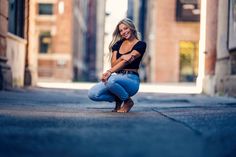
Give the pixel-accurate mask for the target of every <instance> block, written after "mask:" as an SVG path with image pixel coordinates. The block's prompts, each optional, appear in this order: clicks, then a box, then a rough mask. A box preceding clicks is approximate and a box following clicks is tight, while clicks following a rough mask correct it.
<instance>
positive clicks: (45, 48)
mask: <svg viewBox="0 0 236 157" xmlns="http://www.w3.org/2000/svg"><path fill="white" fill-rule="evenodd" d="M51 41H52V37H51V33H50V32H41V33H40V35H39V52H40V53H50V52H51Z"/></svg>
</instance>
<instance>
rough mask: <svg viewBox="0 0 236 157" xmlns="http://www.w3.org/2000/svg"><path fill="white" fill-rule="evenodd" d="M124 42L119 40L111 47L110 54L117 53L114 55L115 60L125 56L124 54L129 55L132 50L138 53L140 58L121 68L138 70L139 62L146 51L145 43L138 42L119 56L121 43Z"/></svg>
mask: <svg viewBox="0 0 236 157" xmlns="http://www.w3.org/2000/svg"><path fill="white" fill-rule="evenodd" d="M124 41H125V40H124V39H122V40H119V41H117V42H116V43H115V44H114V45H113V46H112V52H114V51H117V54H116V59H118V58H120V57H121V56H122V55H126V54H129V53H131V52H132V51H133V50H136V51H138V52H139V53H140V54H141V56H140V57H138V58H136V59H135V60H134V61H133V62H131V63H129V64H127V65H126V66H125V67H123V69H138V68H139V65H140V62H141V60H142V58H143V55H144V53H145V50H146V43H145V42H144V41H138V42H137V43H136V44H135V45H134V46H133V47H132V49H131V50H130V51H128V52H126V53H124V54H120V47H121V45H122V43H123V42H124Z"/></svg>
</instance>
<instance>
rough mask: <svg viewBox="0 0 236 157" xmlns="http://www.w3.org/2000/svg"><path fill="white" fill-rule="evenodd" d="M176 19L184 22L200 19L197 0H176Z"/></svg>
mask: <svg viewBox="0 0 236 157" xmlns="http://www.w3.org/2000/svg"><path fill="white" fill-rule="evenodd" d="M176 20H177V21H186V22H188V21H189V22H194V21H195V22H198V21H200V9H199V7H198V0H177V1H176Z"/></svg>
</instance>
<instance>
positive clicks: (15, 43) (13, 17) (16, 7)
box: [0, 0, 35, 89]
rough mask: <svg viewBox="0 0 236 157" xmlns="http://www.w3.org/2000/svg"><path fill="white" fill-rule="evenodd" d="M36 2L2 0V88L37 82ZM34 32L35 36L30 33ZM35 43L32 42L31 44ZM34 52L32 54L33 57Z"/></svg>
mask: <svg viewBox="0 0 236 157" xmlns="http://www.w3.org/2000/svg"><path fill="white" fill-rule="evenodd" d="M32 4H33V1H29V0H18V1H7V0H1V1H0V19H1V20H0V21H1V24H0V41H1V42H0V88H1V89H6V88H11V87H12V86H13V87H23V86H24V84H26V83H28V84H33V81H34V80H35V79H34V78H35V75H34V74H35V73H34V71H35V66H32V64H35V61H34V60H32V59H29V56H30V55H29V52H32V53H33V52H34V51H33V50H34V48H35V46H34V42H33V40H31V39H32V37H31V36H33V37H34V34H33V33H32V29H33V28H34V27H33V25H32V22H33V16H34V10H33V9H34V7H33V5H32ZM30 33H32V34H30ZM30 40H31V41H32V42H29V41H30ZM32 53H31V54H32Z"/></svg>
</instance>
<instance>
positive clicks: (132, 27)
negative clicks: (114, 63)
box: [109, 18, 140, 52]
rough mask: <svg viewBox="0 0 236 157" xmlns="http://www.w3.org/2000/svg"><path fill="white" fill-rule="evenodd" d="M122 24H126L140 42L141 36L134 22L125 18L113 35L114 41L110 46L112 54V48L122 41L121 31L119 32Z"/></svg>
mask: <svg viewBox="0 0 236 157" xmlns="http://www.w3.org/2000/svg"><path fill="white" fill-rule="evenodd" d="M120 24H124V25H126V26H127V27H129V29H130V30H131V31H132V33H133V35H134V36H135V38H137V39H138V40H139V39H140V35H139V32H138V31H137V29H136V27H135V25H134V23H133V21H132V20H131V19H129V18H124V19H122V20H121V21H120V22H119V23H118V24H117V25H116V28H115V30H114V32H113V34H112V40H111V42H110V44H109V51H110V52H112V46H113V45H114V44H115V43H116V42H117V41H119V40H121V39H122V37H121V35H120V31H119V26H120Z"/></svg>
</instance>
